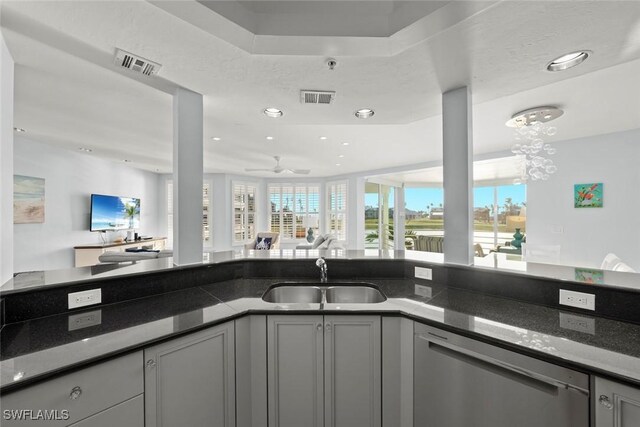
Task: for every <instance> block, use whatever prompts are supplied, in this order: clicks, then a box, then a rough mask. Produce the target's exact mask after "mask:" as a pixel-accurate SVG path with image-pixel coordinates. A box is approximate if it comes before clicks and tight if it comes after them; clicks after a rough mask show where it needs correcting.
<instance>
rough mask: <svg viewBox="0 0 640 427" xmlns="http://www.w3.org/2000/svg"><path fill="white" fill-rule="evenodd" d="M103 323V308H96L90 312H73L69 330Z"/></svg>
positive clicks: (70, 317)
mask: <svg viewBox="0 0 640 427" xmlns="http://www.w3.org/2000/svg"><path fill="white" fill-rule="evenodd" d="M101 323H102V310H94V311H90V312H88V313H81V314H73V315H71V316H69V327H68V330H69V331H75V330H76V329H82V328H88V327H89V326H96V325H99V324H101Z"/></svg>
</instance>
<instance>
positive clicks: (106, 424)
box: [69, 395, 144, 427]
mask: <svg viewBox="0 0 640 427" xmlns="http://www.w3.org/2000/svg"><path fill="white" fill-rule="evenodd" d="M116 426H123V427H124V426H126V427H144V396H143V395H139V396H136V397H134V398H133V399H129V400H127V401H126V402H122V403H121V404H119V405H116V406H114V407H111V408H109V409H107V410H105V411H102V412H100V413H98V414H95V415H92V416H90V417H89V418H85V419H84V420H82V421H78V422H77V423H74V424H72V425H70V426H69V427H116Z"/></svg>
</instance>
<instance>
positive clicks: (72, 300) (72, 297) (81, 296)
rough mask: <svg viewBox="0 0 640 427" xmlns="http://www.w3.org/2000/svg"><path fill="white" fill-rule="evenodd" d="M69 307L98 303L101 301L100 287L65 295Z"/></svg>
mask: <svg viewBox="0 0 640 427" xmlns="http://www.w3.org/2000/svg"><path fill="white" fill-rule="evenodd" d="M67 297H68V303H69V308H70V309H71V308H78V307H85V306H87V305H93V304H100V303H101V302H102V289H100V288H98V289H90V290H88V291H81V292H72V293H70V294H68V295H67Z"/></svg>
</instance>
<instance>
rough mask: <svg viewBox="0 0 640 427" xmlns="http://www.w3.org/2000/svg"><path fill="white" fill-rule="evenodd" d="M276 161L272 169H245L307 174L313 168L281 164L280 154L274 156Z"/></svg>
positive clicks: (249, 170)
mask: <svg viewBox="0 0 640 427" xmlns="http://www.w3.org/2000/svg"><path fill="white" fill-rule="evenodd" d="M273 158H274V159H275V161H276V166H275V167H274V168H272V169H245V171H246V172H273V173H282V172H291V173H297V174H301V175H307V174H308V173H309V172H311V170H309V169H290V168H285V167H282V166H280V156H273Z"/></svg>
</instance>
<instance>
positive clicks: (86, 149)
mask: <svg viewBox="0 0 640 427" xmlns="http://www.w3.org/2000/svg"><path fill="white" fill-rule="evenodd" d="M78 151H82V152H84V153H90V152H92V151H93V150H92V149H91V148H87V147H80V148H78Z"/></svg>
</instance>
